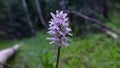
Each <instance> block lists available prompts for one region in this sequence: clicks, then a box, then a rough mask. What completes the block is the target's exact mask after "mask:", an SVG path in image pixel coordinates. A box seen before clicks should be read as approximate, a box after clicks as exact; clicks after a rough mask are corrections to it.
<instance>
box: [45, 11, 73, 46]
mask: <svg viewBox="0 0 120 68" xmlns="http://www.w3.org/2000/svg"><path fill="white" fill-rule="evenodd" d="M51 16H52V18H53V19H51V21H49V23H50V24H49V28H48V30H49V31H48V33H49V34H50V35H51V36H52V37H51V38H47V39H48V40H51V42H50V44H53V43H55V44H56V45H57V46H68V45H69V44H68V40H69V37H68V36H72V34H71V33H70V32H71V31H72V30H71V28H69V27H68V26H69V22H68V18H67V17H66V16H67V14H66V13H63V11H60V12H59V11H56V14H53V13H51Z"/></svg>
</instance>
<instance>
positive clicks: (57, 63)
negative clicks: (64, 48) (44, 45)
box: [56, 46, 61, 68]
mask: <svg viewBox="0 0 120 68" xmlns="http://www.w3.org/2000/svg"><path fill="white" fill-rule="evenodd" d="M60 48H61V46H58V53H57V62H56V68H58V65H59V57H60Z"/></svg>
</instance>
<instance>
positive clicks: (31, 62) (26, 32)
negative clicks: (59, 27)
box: [0, 0, 120, 68]
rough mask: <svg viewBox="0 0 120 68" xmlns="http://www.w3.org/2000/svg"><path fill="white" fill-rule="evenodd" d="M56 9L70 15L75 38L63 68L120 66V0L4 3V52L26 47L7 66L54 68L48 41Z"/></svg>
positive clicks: (0, 3)
mask: <svg viewBox="0 0 120 68" xmlns="http://www.w3.org/2000/svg"><path fill="white" fill-rule="evenodd" d="M56 10H63V11H64V12H66V13H68V17H69V22H70V27H71V28H72V34H73V37H72V38H71V40H72V41H71V42H70V46H68V47H62V49H61V56H60V66H59V67H60V68H119V67H120V40H119V36H120V0H0V49H4V48H8V47H11V46H13V45H14V44H19V43H22V44H23V46H22V47H21V48H20V50H19V51H18V52H17V54H16V55H14V56H12V57H11V58H10V60H8V62H7V64H10V65H12V66H14V67H15V68H55V61H56V54H57V48H56V46H55V45H49V41H47V40H46V38H47V37H50V36H49V35H48V34H47V31H48V25H49V24H48V21H49V20H50V19H51V16H50V12H53V13H55V11H56ZM5 67H6V68H10V67H9V66H5Z"/></svg>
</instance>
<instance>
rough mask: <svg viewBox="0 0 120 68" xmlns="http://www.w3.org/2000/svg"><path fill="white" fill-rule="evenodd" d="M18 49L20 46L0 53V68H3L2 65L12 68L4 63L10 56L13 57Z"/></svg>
mask: <svg viewBox="0 0 120 68" xmlns="http://www.w3.org/2000/svg"><path fill="white" fill-rule="evenodd" d="M19 47H20V45H18V44H16V45H15V46H13V47H11V48H7V49H4V50H1V51H0V68H3V66H4V65H6V66H9V67H12V68H13V66H12V65H8V64H6V61H7V59H8V58H10V57H11V56H12V55H14V54H15V53H16V52H17V51H18V49H19Z"/></svg>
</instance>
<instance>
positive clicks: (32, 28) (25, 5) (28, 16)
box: [22, 0, 35, 35]
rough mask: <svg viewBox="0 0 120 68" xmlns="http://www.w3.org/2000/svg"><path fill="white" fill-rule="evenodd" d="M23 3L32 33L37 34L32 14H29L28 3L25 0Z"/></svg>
mask: <svg viewBox="0 0 120 68" xmlns="http://www.w3.org/2000/svg"><path fill="white" fill-rule="evenodd" d="M22 4H23V8H24V11H25V13H26V17H27V20H28V24H29V27H30V29H31V33H32V35H34V34H35V30H34V26H33V24H32V21H31V19H30V14H29V11H28V7H27V3H26V1H25V0H22Z"/></svg>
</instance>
